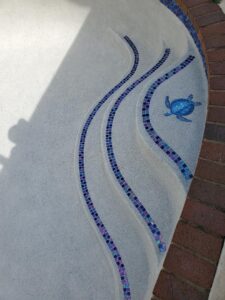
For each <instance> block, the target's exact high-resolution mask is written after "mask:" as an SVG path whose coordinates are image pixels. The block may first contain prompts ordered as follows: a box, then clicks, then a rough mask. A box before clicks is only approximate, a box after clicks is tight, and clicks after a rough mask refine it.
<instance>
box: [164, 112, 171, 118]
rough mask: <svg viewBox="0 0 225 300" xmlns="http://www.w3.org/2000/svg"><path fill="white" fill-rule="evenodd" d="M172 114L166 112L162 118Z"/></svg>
mask: <svg viewBox="0 0 225 300" xmlns="http://www.w3.org/2000/svg"><path fill="white" fill-rule="evenodd" d="M171 115H172V114H171V113H170V112H167V113H165V114H164V116H166V117H169V116H171Z"/></svg>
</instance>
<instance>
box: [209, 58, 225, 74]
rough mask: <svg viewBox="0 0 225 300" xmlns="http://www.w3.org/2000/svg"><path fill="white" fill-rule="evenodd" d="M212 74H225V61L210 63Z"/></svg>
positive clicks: (210, 72)
mask: <svg viewBox="0 0 225 300" xmlns="http://www.w3.org/2000/svg"><path fill="white" fill-rule="evenodd" d="M209 74H210V75H224V74H225V61H220V62H211V63H209Z"/></svg>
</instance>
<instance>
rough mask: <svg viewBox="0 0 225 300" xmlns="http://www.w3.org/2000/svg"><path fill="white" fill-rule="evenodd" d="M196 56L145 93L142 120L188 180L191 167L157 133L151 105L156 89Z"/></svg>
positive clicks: (156, 82)
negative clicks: (150, 111)
mask: <svg viewBox="0 0 225 300" xmlns="http://www.w3.org/2000/svg"><path fill="white" fill-rule="evenodd" d="M194 58H195V57H194V56H192V55H189V56H188V58H186V59H185V60H184V61H183V62H182V63H181V64H180V65H178V66H177V67H175V68H174V69H172V70H171V71H169V72H168V73H166V74H164V75H163V76H162V77H160V78H159V79H157V80H156V81H155V82H154V83H153V84H152V85H151V86H150V88H149V90H148V91H147V94H146V95H145V98H144V101H143V105H142V121H143V124H144V127H145V129H146V131H147V132H148V134H149V136H150V138H151V139H152V140H153V141H154V142H155V144H156V145H158V147H159V148H160V149H162V150H163V151H164V152H165V153H166V155H167V156H168V157H169V158H170V159H171V160H172V161H173V162H174V163H175V164H176V165H177V167H178V168H179V170H180V172H181V173H182V175H183V176H184V178H185V179H186V180H188V179H191V178H192V177H193V175H192V173H191V171H190V169H189V168H188V166H187V164H186V163H185V162H184V161H183V160H182V158H181V157H180V156H179V155H178V154H177V153H176V152H175V151H174V150H173V149H172V148H171V147H170V146H169V145H168V144H167V143H166V142H165V141H164V140H163V139H162V138H161V137H160V136H159V135H158V134H157V132H156V131H155V129H154V128H153V126H152V124H151V120H150V119H151V118H150V114H149V110H150V108H151V107H150V105H151V99H152V97H153V94H154V92H155V91H156V89H157V88H158V87H159V86H160V85H161V84H162V83H163V82H164V81H166V80H168V79H169V78H171V77H172V76H174V75H176V74H177V73H179V72H180V71H181V70H183V69H184V68H185V67H187V66H188V65H189V64H190V63H191V62H192V61H193V60H194Z"/></svg>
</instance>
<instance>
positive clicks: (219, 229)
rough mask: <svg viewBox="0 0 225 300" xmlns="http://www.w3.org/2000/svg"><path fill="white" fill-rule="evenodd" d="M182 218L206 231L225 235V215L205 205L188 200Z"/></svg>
mask: <svg viewBox="0 0 225 300" xmlns="http://www.w3.org/2000/svg"><path fill="white" fill-rule="evenodd" d="M182 218H183V219H184V220H187V221H188V222H190V223H193V224H195V225H199V226H201V227H203V228H204V229H205V230H206V231H210V232H212V233H215V234H218V235H221V236H224V235H225V214H224V213H223V212H221V211H219V210H218V209H215V208H213V207H209V206H207V205H205V204H203V203H200V202H197V201H192V200H189V199H188V200H187V201H186V203H185V205H184V209H183V212H182Z"/></svg>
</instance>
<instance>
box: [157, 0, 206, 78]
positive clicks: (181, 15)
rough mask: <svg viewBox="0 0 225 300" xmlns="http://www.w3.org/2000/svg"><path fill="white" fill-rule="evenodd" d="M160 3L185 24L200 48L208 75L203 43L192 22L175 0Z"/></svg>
mask: <svg viewBox="0 0 225 300" xmlns="http://www.w3.org/2000/svg"><path fill="white" fill-rule="evenodd" d="M160 2H161V3H162V4H163V5H165V6H166V7H167V8H168V9H169V10H171V11H172V12H173V13H174V14H175V15H176V16H177V18H178V19H180V21H181V22H182V23H183V24H184V26H185V27H186V28H187V30H188V31H189V33H190V35H191V37H192V39H193V41H194V43H195V45H196V47H197V48H198V51H199V53H200V55H201V57H202V62H203V65H204V69H205V72H206V75H207V67H206V59H205V55H204V53H203V50H202V46H201V42H200V40H199V38H198V34H197V32H196V30H195V28H194V26H193V25H192V23H191V20H190V19H189V17H188V16H187V15H186V14H185V13H184V12H183V11H182V9H181V8H180V6H179V5H178V4H177V3H176V1H175V0H160Z"/></svg>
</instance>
